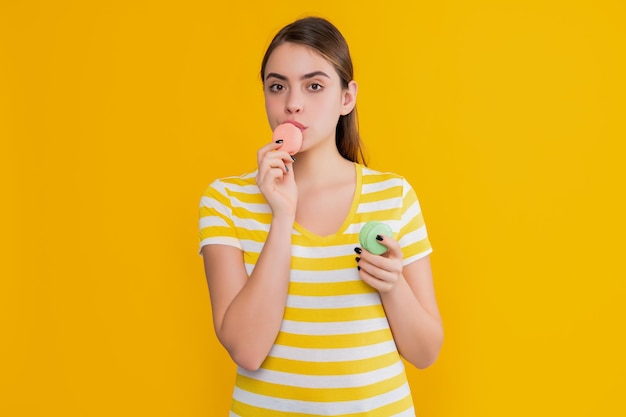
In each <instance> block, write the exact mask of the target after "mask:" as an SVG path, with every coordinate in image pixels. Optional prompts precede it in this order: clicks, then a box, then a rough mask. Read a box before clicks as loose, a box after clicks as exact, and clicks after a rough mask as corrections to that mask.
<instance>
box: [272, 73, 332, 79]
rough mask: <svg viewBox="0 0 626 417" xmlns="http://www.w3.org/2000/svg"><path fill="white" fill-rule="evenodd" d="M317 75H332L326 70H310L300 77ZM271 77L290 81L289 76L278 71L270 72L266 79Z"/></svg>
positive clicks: (306, 77) (305, 77) (307, 77)
mask: <svg viewBox="0 0 626 417" xmlns="http://www.w3.org/2000/svg"><path fill="white" fill-rule="evenodd" d="M317 76H322V77H326V78H330V77H329V76H328V74H326V73H325V72H324V71H313V72H309V73H307V74H304V75H303V76H302V77H300V79H301V80H307V79H309V78H314V77H317ZM269 78H278V79H279V80H282V81H288V78H287V77H285V76H284V75H282V74H278V73H276V72H270V73H269V74H267V75H266V76H265V80H268V79H269Z"/></svg>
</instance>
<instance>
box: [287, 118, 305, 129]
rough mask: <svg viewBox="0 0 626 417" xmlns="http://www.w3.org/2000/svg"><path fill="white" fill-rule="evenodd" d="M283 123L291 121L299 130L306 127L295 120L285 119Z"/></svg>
mask: <svg viewBox="0 0 626 417" xmlns="http://www.w3.org/2000/svg"><path fill="white" fill-rule="evenodd" d="M285 123H291V124H292V125H294V126H295V127H297V128H298V129H300V130H304V129H306V127H305V126H304V125H303V124H302V123H299V122H296V121H295V120H286V121H285Z"/></svg>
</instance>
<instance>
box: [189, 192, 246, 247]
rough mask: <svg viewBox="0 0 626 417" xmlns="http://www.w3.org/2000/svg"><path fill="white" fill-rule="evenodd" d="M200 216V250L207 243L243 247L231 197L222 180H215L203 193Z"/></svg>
mask: <svg viewBox="0 0 626 417" xmlns="http://www.w3.org/2000/svg"><path fill="white" fill-rule="evenodd" d="M199 217H200V219H199V229H200V230H199V241H200V248H199V250H200V251H201V250H202V248H203V247H204V246H205V245H228V246H234V247H236V248H239V249H241V242H240V241H239V238H238V236H237V230H236V228H235V224H234V223H233V219H232V207H231V204H230V199H229V198H228V192H227V190H226V188H225V185H224V183H223V182H222V181H219V180H216V181H214V182H213V183H212V184H211V185H210V186H209V187H208V188H207V189H206V190H205V191H204V193H203V194H202V198H201V199H200V214H199Z"/></svg>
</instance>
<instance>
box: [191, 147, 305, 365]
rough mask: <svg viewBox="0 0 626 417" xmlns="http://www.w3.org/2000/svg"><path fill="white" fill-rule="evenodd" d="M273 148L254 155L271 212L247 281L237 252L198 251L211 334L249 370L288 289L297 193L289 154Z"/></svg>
mask: <svg viewBox="0 0 626 417" xmlns="http://www.w3.org/2000/svg"><path fill="white" fill-rule="evenodd" d="M278 146H279V145H276V144H270V145H267V146H265V147H263V148H262V149H261V150H259V154H258V157H259V172H258V175H257V184H258V186H259V188H260V189H261V192H262V193H263V195H264V196H265V198H266V200H267V202H268V204H269V205H270V207H271V208H272V222H271V224H270V229H269V233H268V236H267V240H266V241H265V244H264V246H263V249H262V250H261V253H260V255H259V258H258V260H257V263H256V265H255V267H254V270H253V272H252V274H251V275H250V277H248V275H247V273H246V270H245V266H244V261H243V253H242V251H241V250H240V249H238V248H235V247H233V246H227V245H206V246H204V247H203V248H202V256H203V257H204V269H205V274H206V279H207V283H208V286H209V292H210V295H211V306H212V312H213V324H214V326H215V332H216V334H217V337H218V339H219V340H220V342H221V343H222V345H224V347H225V348H226V350H228V352H229V354H230V356H231V357H232V358H233V360H234V361H235V363H236V364H237V365H239V366H241V367H243V368H245V369H249V370H256V369H258V368H259V367H260V366H261V363H263V361H264V360H265V358H266V357H267V355H268V353H269V351H270V349H271V348H272V345H273V344H274V341H275V340H276V336H277V335H278V332H279V330H280V325H281V323H282V318H283V314H284V310H285V305H286V301H287V292H288V287H289V273H290V265H291V233H292V228H293V223H294V221H295V209H296V204H297V189H296V186H295V181H294V177H293V170H291V169H289V168H290V166H291V162H292V161H291V158H290V157H289V155H288V154H286V153H285V152H272V151H273V150H275V149H276V148H277V147H278Z"/></svg>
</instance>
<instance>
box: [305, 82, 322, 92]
mask: <svg viewBox="0 0 626 417" xmlns="http://www.w3.org/2000/svg"><path fill="white" fill-rule="evenodd" d="M323 89H324V86H323V85H322V84H318V83H312V84H309V90H311V91H322V90H323Z"/></svg>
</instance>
